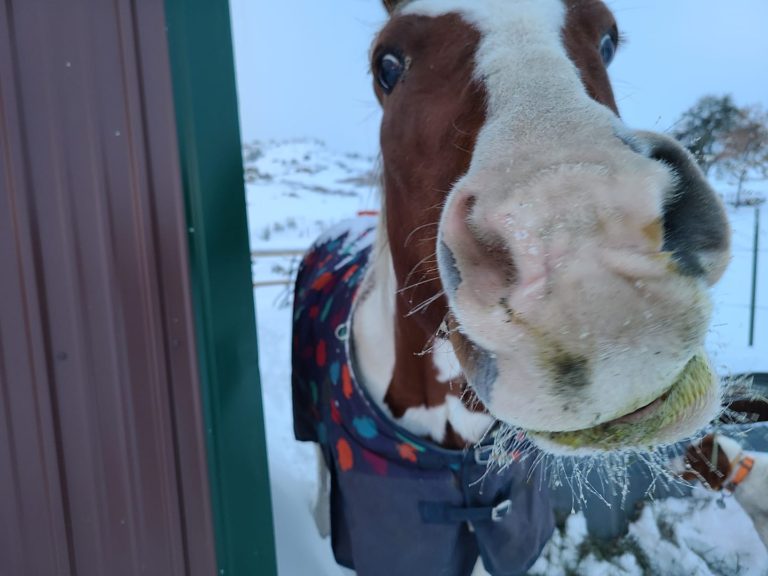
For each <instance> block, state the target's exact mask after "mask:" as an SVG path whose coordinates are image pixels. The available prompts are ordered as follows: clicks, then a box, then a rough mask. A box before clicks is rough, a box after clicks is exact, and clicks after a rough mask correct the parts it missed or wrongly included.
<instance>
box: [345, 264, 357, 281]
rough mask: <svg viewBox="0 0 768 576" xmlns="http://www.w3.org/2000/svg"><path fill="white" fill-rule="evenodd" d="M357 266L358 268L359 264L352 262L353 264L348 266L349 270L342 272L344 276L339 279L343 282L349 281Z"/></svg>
mask: <svg viewBox="0 0 768 576" xmlns="http://www.w3.org/2000/svg"><path fill="white" fill-rule="evenodd" d="M358 268H360V266H358V265H357V264H354V265H352V266H350V267H349V270H347V271H346V272H345V273H344V276H342V277H341V279H342V280H343V281H344V282H349V279H350V278H352V276H354V275H355V272H357V270H358Z"/></svg>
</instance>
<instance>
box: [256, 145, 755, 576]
mask: <svg viewBox="0 0 768 576" xmlns="http://www.w3.org/2000/svg"><path fill="white" fill-rule="evenodd" d="M246 177H247V180H248V184H247V205H248V218H249V225H250V230H251V235H250V237H251V247H252V249H253V250H255V251H262V252H263V251H272V252H273V253H274V252H277V253H290V252H291V251H294V250H303V249H305V248H306V247H308V246H309V244H310V243H311V242H312V241H313V240H314V238H315V237H316V236H317V235H318V234H319V233H320V232H322V231H324V230H325V229H327V228H328V227H329V226H330V225H332V224H333V223H335V222H338V221H340V220H343V219H346V218H350V217H354V216H355V215H356V214H357V213H358V212H360V211H365V210H371V209H376V207H377V203H378V200H377V192H376V178H375V159H373V158H367V157H361V156H358V155H349V154H346V155H345V154H336V153H333V152H331V151H329V150H328V149H326V147H325V146H323V144H322V143H320V142H316V141H305V140H297V141H291V142H279V143H275V142H270V143H258V144H253V145H250V146H249V147H248V149H247V150H246ZM730 216H731V222H732V224H733V228H734V261H733V264H732V265H731V267H730V269H729V271H728V272H727V273H726V276H725V277H724V279H723V280H722V281H721V283H720V284H719V285H718V286H717V287H716V288H715V290H714V291H713V300H714V302H715V306H716V309H715V316H714V320H713V327H712V331H711V334H710V336H709V339H708V347H709V350H710V353H711V354H712V355H713V357H714V358H715V361H716V363H717V365H718V366H719V367H720V369H721V372H722V373H723V374H727V373H741V372H745V371H751V370H754V371H765V372H768V206H766V207H764V208H763V211H762V220H761V240H760V243H761V246H762V250H761V253H760V258H759V267H760V275H759V278H758V308H757V315H756V322H755V326H756V330H755V338H754V346H752V347H749V346H748V342H747V340H748V326H749V300H750V291H751V286H752V278H751V267H752V251H751V250H752V242H753V229H754V217H755V212H754V209H752V208H740V209H738V210H733V209H732V210H730ZM296 264H297V257H296V256H293V255H290V254H288V255H278V256H268V257H257V258H256V259H255V262H254V280H255V281H258V282H263V281H273V280H279V279H284V278H286V277H287V276H290V274H291V272H292V271H294V270H295V267H296ZM254 295H255V299H256V305H257V323H258V330H259V354H260V365H261V376H262V391H263V396H264V410H265V417H266V428H267V448H268V453H269V466H270V479H271V486H272V501H273V507H274V517H275V533H276V540H277V553H278V565H279V570H280V574H281V575H282V576H337V575H344V574H348V571H344V570H343V569H341V568H339V567H338V566H337V565H336V564H335V562H334V560H333V557H332V554H331V549H330V542H329V541H328V540H323V539H321V538H320V537H319V536H318V535H317V531H316V529H315V525H314V522H313V520H312V517H311V507H312V504H313V501H314V497H315V490H316V478H315V475H316V468H315V467H316V460H315V452H314V449H313V447H312V446H311V445H307V444H301V443H298V442H295V441H294V439H293V432H292V422H291V394H290V330H291V322H290V316H291V314H290V308H289V304H290V297H291V294H290V289H289V288H288V287H287V286H268V287H259V288H256V289H255V291H254ZM531 573H532V574H537V575H546V576H552V575H555V576H556V575H560V574H562V575H566V574H569V575H570V574H576V575H587V576H598V575H601V576H602V575H606V576H607V575H611V576H612V575H622V574H627V575H635V574H638V575H642V574H661V575H671V576H676V575H681V576H682V575H686V576H687V575H702V576H704V575H710V574H711V575H737V574H738V575H749V576H752V575H754V576H765V575H768V552H766V550H765V549H764V548H763V546H762V544H761V542H760V540H759V538H758V537H757V535H756V534H755V532H754V529H753V528H752V526H751V523H750V520H749V518H748V517H747V516H746V514H744V512H743V511H742V510H741V509H740V508H739V506H738V504H737V503H736V502H735V501H734V500H732V499H730V498H726V499H725V501H724V507H721V505H719V503H718V498H717V497H715V496H714V495H712V494H709V493H707V492H705V491H703V490H701V489H696V490H694V493H693V496H692V497H691V498H686V499H668V500H663V501H657V502H652V503H648V504H646V505H645V506H644V508H643V510H642V512H641V514H640V516H639V518H638V519H637V520H636V521H635V522H634V523H633V524H632V525H631V526H630V531H629V534H628V535H627V536H626V537H624V538H621V539H620V540H618V541H616V542H611V543H604V542H597V541H595V540H593V539H591V538H590V537H589V535H588V534H587V529H586V522H585V519H584V516H583V514H580V513H577V514H574V515H572V516H570V517H569V518H568V520H567V522H566V524H565V527H564V529H563V530H562V531H557V532H556V533H555V536H554V537H553V539H552V541H551V542H550V544H549V545H548V547H547V548H546V550H545V552H544V554H543V555H542V557H541V558H540V559H539V561H538V562H537V564H536V565H535V566H534V568H533V570H532V572H531Z"/></svg>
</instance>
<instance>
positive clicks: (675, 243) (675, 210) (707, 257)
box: [647, 135, 730, 282]
mask: <svg viewBox="0 0 768 576" xmlns="http://www.w3.org/2000/svg"><path fill="white" fill-rule="evenodd" d="M647 138H648V144H649V145H650V151H649V154H648V155H649V157H650V158H652V159H653V160H656V161H658V162H661V163H662V164H664V165H666V166H667V167H668V168H669V169H670V170H671V171H672V173H673V174H674V176H675V179H674V185H673V187H672V189H670V190H668V191H667V194H666V201H665V203H664V214H663V220H664V244H663V250H664V251H665V252H669V253H671V254H672V257H673V258H674V260H675V263H676V264H677V269H678V270H679V272H680V273H681V274H684V275H686V276H696V277H705V278H706V279H707V280H708V281H710V282H714V281H715V280H717V278H718V277H719V275H720V274H721V273H722V270H723V269H724V267H725V263H727V254H728V251H729V243H730V240H729V229H728V221H727V218H726V215H725V211H724V209H723V206H722V203H721V202H720V201H719V199H718V197H717V194H716V193H715V191H714V190H713V189H712V188H711V187H710V185H709V183H708V182H707V181H706V179H705V178H704V175H703V174H702V173H701V171H700V170H699V168H698V167H697V166H696V164H695V161H694V160H693V159H692V158H691V156H690V155H689V154H688V153H687V152H686V151H685V149H684V148H683V147H682V146H680V145H679V144H678V143H677V142H675V141H674V140H671V139H669V138H666V137H663V136H657V135H654V136H648V137H647Z"/></svg>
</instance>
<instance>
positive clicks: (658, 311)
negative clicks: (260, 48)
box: [293, 0, 730, 575]
mask: <svg viewBox="0 0 768 576" xmlns="http://www.w3.org/2000/svg"><path fill="white" fill-rule="evenodd" d="M383 3H384V6H385V8H386V10H387V12H388V15H389V17H388V20H387V22H386V24H385V25H384V26H383V28H382V29H381V30H380V31H379V33H378V34H377V35H376V38H375V40H374V42H373V45H372V48H371V52H370V57H371V71H372V77H373V89H374V91H375V94H376V98H377V100H378V101H379V103H380V105H381V108H382V111H383V116H382V121H381V129H380V144H381V181H382V185H381V189H382V203H381V210H380V214H379V217H378V218H377V219H376V221H375V222H370V221H364V222H362V223H361V222H357V223H355V224H351V225H349V226H346V225H345V226H343V227H342V228H339V229H338V230H334V231H331V232H329V233H327V234H326V235H325V236H324V237H323V238H321V239H319V240H318V242H317V243H316V244H315V246H314V247H313V249H312V250H311V251H310V253H309V254H308V255H307V257H305V259H304V261H303V263H302V267H301V270H300V272H299V277H298V279H297V284H296V290H295V298H294V308H295V312H294V346H293V392H294V429H295V432H296V437H297V438H298V439H300V440H311V441H315V442H318V444H319V445H320V446H321V452H322V460H321V463H323V464H324V465H327V467H328V469H329V471H330V478H327V477H325V476H323V478H325V480H324V481H323V482H321V492H323V491H329V492H330V493H331V502H330V511H329V510H328V508H327V507H323V506H319V507H318V509H317V510H316V515H317V516H318V518H319V526H320V527H321V531H323V532H327V531H328V530H330V531H331V532H332V535H333V544H334V553H335V554H336V558H337V560H338V561H339V562H340V563H341V564H343V565H346V566H350V567H352V566H354V567H355V569H357V570H358V572H359V573H361V574H379V573H398V574H399V573H404V574H408V573H423V572H424V571H426V572H427V573H441V574H443V573H444V574H457V575H461V574H468V573H469V570H471V568H472V567H473V566H474V565H475V560H476V559H477V557H478V555H479V556H481V557H482V561H483V564H484V566H485V569H486V570H487V571H488V572H490V573H493V574H506V573H519V572H524V571H525V570H526V569H527V567H529V566H530V565H531V562H532V561H534V560H535V558H536V556H537V555H538V553H539V551H540V550H541V546H543V543H544V542H546V539H547V538H548V535H549V533H551V529H552V525H551V521H550V520H549V519H548V514H547V513H546V512H545V510H546V508H547V501H546V489H545V488H543V487H541V485H542V482H541V477H540V471H538V470H537V469H536V467H535V466H534V465H533V464H532V462H535V461H536V454H541V453H547V454H595V453H616V452H623V451H628V450H647V449H649V448H650V447H653V446H658V445H664V444H667V443H672V442H675V441H677V440H679V439H681V438H684V437H687V436H689V435H691V434H693V433H694V432H696V431H697V430H698V429H700V428H701V427H702V426H704V425H706V424H707V423H708V422H709V421H710V420H711V419H712V418H714V417H715V416H716V415H717V413H718V411H719V410H720V394H721V393H720V390H719V384H718V379H717V378H716V377H715V374H714V371H713V369H712V368H711V366H710V362H709V361H708V359H707V356H706V353H705V352H704V351H703V342H704V337H705V334H706V331H707V329H708V322H709V318H710V313H711V304H710V300H709V297H708V293H707V290H708V287H709V286H711V285H712V284H714V283H715V282H717V280H718V279H719V278H720V277H721V275H722V274H723V272H724V270H725V268H726V266H727V263H728V260H729V251H730V246H729V237H730V232H729V228H728V222H727V219H726V215H725V211H724V208H723V206H722V203H721V201H720V200H719V198H718V196H717V194H716V193H715V192H714V191H713V190H712V188H711V187H710V186H709V184H708V183H707V181H706V180H705V178H704V176H703V175H702V173H701V171H700V170H699V169H698V167H697V166H696V164H695V162H694V160H693V159H692V157H691V156H690V155H689V154H688V153H687V152H686V150H685V149H684V148H682V147H681V146H680V145H679V144H678V143H676V142H675V141H674V140H672V139H671V138H669V137H667V136H664V135H662V134H655V133H651V132H645V131H637V130H633V129H630V128H629V127H627V126H626V125H625V124H624V123H623V122H622V121H621V119H620V117H619V113H618V109H617V106H616V102H615V99H614V95H613V92H612V88H611V84H610V81H609V77H608V73H607V68H608V66H609V64H610V63H611V61H612V59H613V57H614V54H615V53H616V51H617V49H618V48H619V47H620V44H621V35H620V34H619V31H618V27H617V23H616V20H615V19H614V16H613V15H612V13H611V12H610V10H609V9H608V8H607V7H606V6H605V4H603V2H602V1H600V0H404V1H397V0H384V2H383ZM467 454H470V456H467ZM489 460H490V461H496V462H498V463H500V464H499V466H498V468H499V470H498V471H497V472H495V473H488V472H487V470H485V468H487V466H488V462H489ZM409 463H410V464H413V465H414V466H417V467H421V468H420V470H421V472H423V470H424V469H428V471H429V474H433V475H440V474H442V473H440V474H439V473H438V472H437V471H436V470H437V468H438V467H440V466H442V467H443V468H445V469H446V470H447V471H446V472H445V473H444V474H443V475H442V476H440V478H441V480H440V482H443V484H440V482H437V481H436V482H435V483H431V480H427V479H425V476H424V475H423V474H422V475H421V476H419V481H418V482H416V481H413V479H412V478H411V477H409V476H408V474H410V472H408V473H407V472H405V471H404V470H405V468H404V466H405V465H406V464H409ZM475 466H477V467H475ZM358 467H362V469H363V470H362V472H360V474H357V473H356V472H357V471H358ZM478 467H479V468H478ZM481 469H482V470H481ZM421 472H419V473H420V474H421ZM504 474H507V475H508V476H509V475H510V474H511V475H512V476H513V478H509V477H508V478H507V479H506V480H504V481H503V482H502V481H501V480H500V478H501V477H503V476H504ZM387 476H392V477H395V478H394V479H393V478H385V477H387ZM379 477H380V479H386V480H387V481H390V483H391V484H390V486H391V485H396V486H397V488H391V487H385V484H384V483H383V482H384V480H381V482H379V480H374V479H373V478H379ZM479 477H481V478H482V482H479V486H480V487H479V488H477V485H478V482H477V480H478V478H479ZM431 478H432V476H430V479H431ZM395 480H397V482H395ZM448 485H452V486H453V488H452V489H455V490H456V491H455V492H451V491H450V490H451V489H449V488H446V486H448ZM510 485H513V486H516V488H513V489H510V488H509V486H510ZM533 485H538V486H539V487H538V488H536V489H534V488H531V486H533ZM443 488H445V491H443ZM411 495H412V497H411ZM441 506H442V507H441ZM510 510H511V511H512V512H510ZM409 523H410V524H413V525H414V526H416V525H417V526H418V527H414V528H412V529H411V528H408V529H405V528H403V526H405V525H406V524H408V525H410V524H409ZM377 526H378V527H379V528H378V529H377ZM446 526H449V527H450V529H448V528H445V527H446ZM521 526H525V530H523V531H521V529H520V527H521ZM444 528H445V529H444ZM441 530H442V531H441ZM401 532H402V533H403V534H404V536H403V537H402V538H400V539H399V540H398V539H397V538H395V537H394V536H393V534H394V533H401ZM417 541H421V542H423V543H424V546H425V547H427V548H429V547H432V548H431V550H430V551H429V552H425V553H424V554H422V555H420V554H419V553H417V552H416V551H414V549H413V548H414V542H417ZM510 542H519V543H520V546H519V547H517V548H515V546H512V545H511V544H510ZM499 543H502V544H499ZM504 543H506V544H504ZM504 546H506V548H505V547H504ZM511 548H514V550H513V551H511V552H510V549H511ZM406 551H407V552H406ZM398 554H400V555H404V557H403V558H401V557H400V556H398ZM438 559H439V561H438ZM430 563H431V564H430ZM393 566H394V568H393ZM427 566H429V568H427ZM385 568H386V569H385ZM478 569H479V568H478ZM382 570H383V572H382Z"/></svg>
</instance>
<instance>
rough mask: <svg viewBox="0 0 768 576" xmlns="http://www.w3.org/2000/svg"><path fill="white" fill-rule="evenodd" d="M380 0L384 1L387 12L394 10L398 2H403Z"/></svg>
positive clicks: (400, 1)
mask: <svg viewBox="0 0 768 576" xmlns="http://www.w3.org/2000/svg"><path fill="white" fill-rule="evenodd" d="M381 1H382V2H383V3H384V8H386V10H387V12H389V13H390V14H392V12H394V10H395V8H397V5H398V4H402V3H403V0H381Z"/></svg>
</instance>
